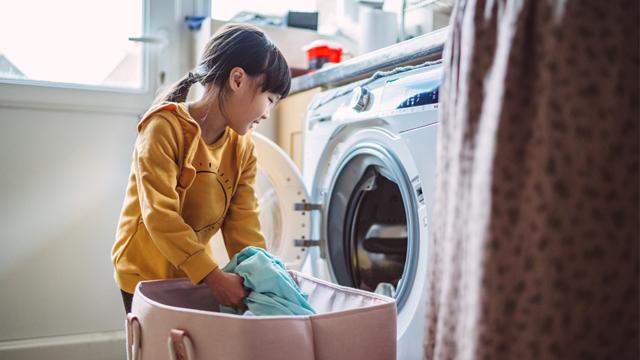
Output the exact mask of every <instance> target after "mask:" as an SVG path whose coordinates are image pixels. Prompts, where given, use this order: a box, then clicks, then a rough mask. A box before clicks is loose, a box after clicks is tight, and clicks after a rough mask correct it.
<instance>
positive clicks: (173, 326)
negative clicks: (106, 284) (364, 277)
mask: <svg viewBox="0 0 640 360" xmlns="http://www.w3.org/2000/svg"><path fill="white" fill-rule="evenodd" d="M290 273H291V276H292V277H293V279H294V280H295V281H296V282H297V283H298V286H299V287H300V289H301V290H302V291H304V292H306V293H307V294H309V299H308V301H309V303H310V304H311V305H312V306H313V307H314V309H316V311H317V314H315V315H310V316H241V315H233V314H225V313H220V312H218V304H217V303H216V302H215V300H214V299H213V296H212V295H211V294H210V293H209V289H208V288H207V287H206V285H197V286H193V285H192V284H191V282H190V281H189V280H188V279H172V280H157V281H143V282H141V283H139V284H138V286H137V288H136V291H135V294H134V297H133V304H132V310H131V313H130V314H129V315H128V317H127V358H128V359H144V360H150V359H154V360H155V359H238V360H243V359H247V360H248V359H283V358H295V359H300V360H307V359H308V360H330V359H331V360H334V359H350V360H358V359H363V360H364V359H367V360H372V359H381V360H382V359H384V360H388V359H395V357H396V304H395V300H394V299H392V298H389V297H385V296H382V295H378V294H374V293H370V292H366V291H362V290H358V289H353V288H348V287H344V286H340V285H336V284H333V283H329V282H326V281H323V280H320V279H316V278H314V277H311V276H308V275H305V274H303V273H300V272H297V271H293V270H290Z"/></svg>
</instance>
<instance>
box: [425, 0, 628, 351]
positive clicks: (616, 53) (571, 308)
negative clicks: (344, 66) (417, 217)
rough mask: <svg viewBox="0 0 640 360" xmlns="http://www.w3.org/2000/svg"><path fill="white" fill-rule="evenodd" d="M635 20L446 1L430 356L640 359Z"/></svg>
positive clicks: (581, 6) (559, 5)
mask: <svg viewBox="0 0 640 360" xmlns="http://www.w3.org/2000/svg"><path fill="white" fill-rule="evenodd" d="M638 14H639V9H638V0H629V1H628V0H618V1H595V0H593V1H590V0H587V1H578V0H565V1H560V0H514V1H506V0H502V1H501V0H494V1H491V0H485V1H483V0H475V1H474V0H468V1H464V0H462V1H459V2H458V3H457V4H456V7H455V9H454V13H453V16H452V19H451V27H450V31H451V33H450V37H449V40H448V43H447V45H446V46H445V52H444V61H445V78H444V82H443V85H442V88H441V93H440V94H441V111H442V114H441V124H440V126H441V127H440V134H439V136H440V137H439V148H438V161H439V164H438V179H437V187H436V197H435V205H434V206H435V209H434V224H433V228H432V236H431V239H430V246H429V251H430V255H429V256H430V265H429V286H428V291H429V294H428V303H427V304H426V305H427V325H426V335H425V343H424V346H425V357H426V358H427V359H517V360H524V359H638V356H639V354H638V348H639V335H638V322H639V317H638V316H639V312H638V307H639V295H638V294H639V286H638V281H639V246H638V244H639V241H640V240H639V230H638V229H639V205H638V204H639V202H640V198H639V196H640V195H639V174H638V162H639V161H638V158H639V156H640V155H639V154H640V149H639V145H638V143H639V126H638V124H639V122H640V119H639V117H640V115H639V111H638V103H639V102H640V97H639V96H640V95H639V91H638V84H639V81H640V80H639V76H638V66H639V63H640V59H639V55H638V44H639V37H638V32H639V31H640V30H639V25H638V23H639V16H638Z"/></svg>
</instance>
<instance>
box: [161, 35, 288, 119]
mask: <svg viewBox="0 0 640 360" xmlns="http://www.w3.org/2000/svg"><path fill="white" fill-rule="evenodd" d="M236 66H237V67H241V68H242V69H243V70H244V71H245V72H246V73H247V74H248V75H250V76H259V75H262V74H264V75H265V78H264V82H263V83H262V84H261V87H262V91H263V92H266V91H269V92H272V93H274V94H278V95H280V97H281V98H284V97H285V96H287V95H288V94H289V89H290V87H291V74H290V73H289V66H288V65H287V61H286V60H285V58H284V56H283V55H282V53H281V52H280V50H279V49H278V48H277V47H276V45H275V44H274V43H273V42H272V41H271V40H270V39H269V38H268V37H267V35H266V34H265V33H264V32H262V30H260V29H258V28H257V27H255V26H252V25H247V24H228V25H225V26H224V27H222V28H221V29H220V30H219V31H218V32H216V34H215V35H214V36H213V37H212V38H211V39H210V40H209V41H208V42H207V45H206V46H205V48H204V52H203V54H202V59H201V60H200V63H199V64H198V66H197V67H196V68H195V70H194V71H193V72H189V73H188V74H187V75H185V76H184V77H183V78H182V79H180V80H179V81H178V82H176V83H175V84H173V85H172V86H171V87H170V88H169V90H168V91H167V93H166V95H164V96H162V97H161V98H160V100H162V101H171V102H183V101H185V100H186V98H187V94H188V93H189V88H191V85H193V84H195V83H196V82H199V83H201V84H202V85H206V84H208V83H213V84H215V85H217V86H218V87H219V88H220V89H221V91H220V92H219V93H218V99H219V100H220V101H219V103H220V106H223V102H222V98H223V96H224V92H225V91H224V89H226V84H227V81H228V79H229V73H230V72H231V69H233V68H234V67H236Z"/></svg>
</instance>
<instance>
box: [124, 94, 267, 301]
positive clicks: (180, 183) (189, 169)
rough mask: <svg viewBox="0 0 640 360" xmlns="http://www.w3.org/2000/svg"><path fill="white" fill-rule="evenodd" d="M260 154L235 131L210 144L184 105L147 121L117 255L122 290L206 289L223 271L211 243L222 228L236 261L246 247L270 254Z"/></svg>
mask: <svg viewBox="0 0 640 360" xmlns="http://www.w3.org/2000/svg"><path fill="white" fill-rule="evenodd" d="M253 152H254V145H253V141H252V139H251V136H240V135H238V134H237V133H236V132H235V131H233V130H231V129H230V128H227V129H226V130H225V133H224V134H223V136H222V137H221V138H220V139H219V140H217V141H216V142H215V143H214V144H210V145H208V144H205V143H204V141H203V140H202V137H201V130H200V126H199V125H198V123H197V122H195V120H193V118H192V117H191V116H190V115H189V112H188V111H187V108H186V106H185V105H184V104H180V103H163V104H160V105H158V106H156V107H154V108H152V109H150V110H149V111H148V112H147V113H146V114H145V115H144V117H143V118H142V120H141V121H140V123H139V124H138V138H137V140H136V144H135V149H134V152H133V161H132V165H131V174H130V177H129V184H128V186H127V192H126V196H125V199H124V204H123V207H122V212H121V214H120V220H119V223H118V228H117V233H116V242H115V244H114V245H113V249H112V251H111V259H112V261H113V264H114V266H115V279H116V282H117V283H118V285H119V286H120V288H121V289H122V290H124V291H126V292H128V293H133V292H134V290H135V287H136V285H137V283H138V282H139V281H141V280H151V279H167V278H175V277H183V276H185V275H186V276H188V277H189V278H190V279H191V281H192V282H193V283H194V284H197V283H199V282H200V281H202V279H203V278H204V277H205V276H206V275H207V274H208V273H209V272H211V271H212V270H214V269H215V268H216V267H217V266H218V265H217V264H216V262H215V260H214V259H213V256H212V254H211V248H210V246H209V245H208V243H209V239H210V238H211V237H212V236H213V235H214V234H215V233H216V232H217V231H218V230H219V229H222V235H223V237H224V242H225V247H226V249H227V253H228V255H229V257H232V256H233V255H234V254H236V253H237V252H239V251H241V250H242V249H244V248H245V247H246V246H250V245H253V246H259V247H262V248H265V241H264V236H263V235H262V233H261V232H260V222H259V220H258V202H257V199H256V196H255V191H254V182H255V175H256V158H255V155H254V153H253Z"/></svg>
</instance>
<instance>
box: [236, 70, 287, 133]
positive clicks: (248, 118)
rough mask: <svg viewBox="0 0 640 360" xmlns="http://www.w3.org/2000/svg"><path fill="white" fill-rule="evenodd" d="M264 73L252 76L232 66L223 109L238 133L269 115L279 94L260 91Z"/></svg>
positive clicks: (247, 129)
mask: <svg viewBox="0 0 640 360" xmlns="http://www.w3.org/2000/svg"><path fill="white" fill-rule="evenodd" d="M263 80H264V75H261V76H256V77H252V76H249V75H248V74H247V73H245V72H244V70H243V69H242V68H239V67H238V68H233V69H232V70H231V74H230V76H229V83H228V89H229V91H228V92H227V94H226V96H225V104H224V111H225V114H226V115H227V119H228V125H229V127H231V128H232V129H233V130H234V131H235V132H237V133H238V134H240V135H244V134H246V133H247V132H248V131H249V130H250V129H252V128H253V127H254V125H257V124H259V123H260V122H261V121H263V120H266V119H267V118H268V117H269V113H270V112H271V109H272V108H273V106H274V105H275V104H276V102H277V101H278V99H279V96H278V95H276V94H273V93H270V92H263V91H262V87H261V84H262V81H263Z"/></svg>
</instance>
